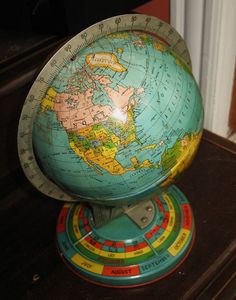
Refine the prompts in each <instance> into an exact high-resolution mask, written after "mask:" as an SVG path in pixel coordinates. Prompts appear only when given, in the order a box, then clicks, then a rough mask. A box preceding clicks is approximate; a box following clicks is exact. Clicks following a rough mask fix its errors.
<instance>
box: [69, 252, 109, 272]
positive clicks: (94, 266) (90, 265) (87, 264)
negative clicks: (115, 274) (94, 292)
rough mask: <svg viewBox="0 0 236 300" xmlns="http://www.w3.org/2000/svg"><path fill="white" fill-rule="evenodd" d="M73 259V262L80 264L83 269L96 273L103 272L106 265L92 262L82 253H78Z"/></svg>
mask: <svg viewBox="0 0 236 300" xmlns="http://www.w3.org/2000/svg"><path fill="white" fill-rule="evenodd" d="M71 260H72V261H73V263H75V264H76V265H77V266H80V267H81V268H83V269H86V270H88V271H90V272H93V273H96V274H102V272H103V268H104V266H103V265H101V264H98V263H95V262H92V261H90V260H88V259H86V258H84V257H83V256H81V255H80V254H78V253H76V254H75V255H74V256H73V257H72V258H71Z"/></svg>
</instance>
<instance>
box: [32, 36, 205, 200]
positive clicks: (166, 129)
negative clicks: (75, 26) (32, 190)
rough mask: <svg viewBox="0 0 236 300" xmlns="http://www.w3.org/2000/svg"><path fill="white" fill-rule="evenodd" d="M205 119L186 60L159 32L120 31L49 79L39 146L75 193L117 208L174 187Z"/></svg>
mask: <svg viewBox="0 0 236 300" xmlns="http://www.w3.org/2000/svg"><path fill="white" fill-rule="evenodd" d="M202 122H203V108H202V99H201V95H200V92H199V89H198V86H197V84H196V82H195V79H194V77H193V75H192V72H191V69H190V68H189V66H188V65H187V64H186V63H185V62H184V61H183V60H182V59H181V58H180V57H179V56H178V55H177V54H176V53H175V52H174V51H173V50H172V49H171V48H170V47H169V46H168V45H167V44H166V43H165V42H163V41H162V40H161V39H159V38H158V37H155V36H153V35H151V34H148V33H145V32H141V31H124V32H117V33H114V34H110V35H106V36H104V37H101V38H100V39H98V40H96V41H95V42H93V43H91V44H90V45H89V46H88V47H86V48H85V49H83V50H81V51H80V52H78V54H77V55H75V56H74V57H72V58H71V60H70V61H69V62H68V63H66V64H65V65H64V67H63V68H61V70H60V71H59V73H58V75H57V76H55V77H54V78H53V80H52V82H51V84H50V87H49V88H48V89H47V92H46V94H45V95H44V97H43V99H42V100H41V102H40V105H39V108H38V111H37V115H36V118H35V120H34V127H33V147H34V153H35V156H36V158H37V161H38V164H39V165H40V168H41V170H43V172H44V174H46V175H47V177H48V178H50V180H52V181H53V182H55V183H56V184H57V185H58V186H60V187H61V188H62V189H63V190H65V191H66V192H67V193H69V194H70V195H72V196H73V197H75V198H76V199H78V200H84V201H91V202H93V203H101V204H103V205H121V204H123V203H126V204H127V203H132V202H134V201H136V200H137V199H141V198H142V197H144V196H145V195H147V194H149V193H151V192H152V191H154V190H155V189H158V188H161V187H163V186H166V185H168V184H169V183H171V182H172V181H173V180H174V179H175V178H176V176H177V175H178V174H180V173H181V172H182V171H183V170H184V169H185V168H186V167H187V166H188V165H189V164H190V162H191V160H192V159H193V157H194V154H195V153H196V150H197V147H198V144H199V141H200V137H201V132H202Z"/></svg>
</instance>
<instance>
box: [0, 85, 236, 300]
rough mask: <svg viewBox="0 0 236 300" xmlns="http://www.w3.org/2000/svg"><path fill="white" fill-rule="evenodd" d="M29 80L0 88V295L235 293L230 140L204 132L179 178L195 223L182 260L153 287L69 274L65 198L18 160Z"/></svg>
mask: <svg viewBox="0 0 236 300" xmlns="http://www.w3.org/2000/svg"><path fill="white" fill-rule="evenodd" d="M29 86H30V83H26V84H20V85H19V86H18V87H17V88H16V89H12V90H10V91H9V90H8V91H4V93H3V94H2V95H1V94H0V96H1V104H2V105H1V110H0V114H1V115H0V128H1V136H0V143H1V147H0V158H1V161H0V171H1V174H0V176H1V189H0V199H1V200H0V220H1V227H0V241H1V244H0V266H1V268H0V299H40V300H41V299H45V300H46V299H58V300H60V299H63V300H65V299H80V300H84V299H86V300H92V299H96V300H100V299H103V300H114V299H116V300H119V299H122V300H124V299H137V300H138V299H145V300H148V299H167V300H171V299H196V298H197V299H213V298H214V296H215V299H234V297H235V298H236V292H235V288H234V286H236V281H235V279H236V276H235V274H236V258H235V257H236V217H235V216H236V146H235V144H233V143H230V142H228V141H226V140H224V139H222V138H220V137H217V136H215V135H214V134H212V133H209V132H207V131H205V132H204V136H203V139H202V142H201V145H200V149H199V151H198V154H197V156H196V159H195V160H194V162H193V164H192V165H191V166H190V168H189V169H188V170H187V171H186V172H185V173H184V174H183V176H182V177H181V178H180V180H179V182H178V183H177V186H178V187H179V188H180V189H181V190H182V191H183V192H184V194H185V195H186V196H187V197H188V199H189V201H190V203H191V205H192V208H193V212H194V217H195V223H196V231H197V234H196V241H195V244H194V246H193V249H192V251H191V253H190V255H189V257H188V258H187V260H186V261H185V262H184V263H183V264H182V265H181V266H180V267H179V268H178V269H177V270H176V271H175V272H174V273H172V274H171V275H169V276H168V277H166V278H165V279H162V280H161V281H158V282H156V283H153V284H151V285H147V286H144V287H139V288H133V289H111V288H104V287H100V286H96V285H93V284H90V283H88V282H85V281H83V280H82V279H80V278H79V277H77V276H76V275H75V274H73V273H72V272H71V271H70V270H69V269H68V268H67V267H66V266H65V265H64V263H63V262H62V261H61V259H60V257H59V254H58V252H57V247H56V222H57V217H58V214H59V211H60V209H61V207H62V205H63V203H61V202H58V201H56V200H53V199H49V198H47V197H46V196H44V195H42V194H40V193H39V192H38V191H36V190H35V189H34V188H33V187H32V186H31V184H30V183H29V182H28V181H27V179H26V178H25V176H24V174H23V171H22V170H21V168H20V166H19V161H18V156H17V150H16V132H17V125H18V120H19V114H20V111H21V107H22V103H23V101H24V98H25V96H26V94H27V92H28V90H29ZM222 297H223V298H222Z"/></svg>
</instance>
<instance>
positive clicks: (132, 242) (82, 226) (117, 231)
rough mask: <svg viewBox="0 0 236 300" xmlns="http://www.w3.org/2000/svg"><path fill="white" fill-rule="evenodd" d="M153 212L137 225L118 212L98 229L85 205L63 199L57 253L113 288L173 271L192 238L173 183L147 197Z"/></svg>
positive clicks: (187, 213)
mask: <svg viewBox="0 0 236 300" xmlns="http://www.w3.org/2000/svg"><path fill="white" fill-rule="evenodd" d="M150 199H151V200H152V201H153V203H154V207H155V217H154V219H153V221H152V223H151V224H149V225H148V226H147V227H146V228H145V229H140V228H139V227H138V226H137V225H136V224H135V223H134V222H133V221H132V220H131V219H130V218H129V217H128V216H127V215H122V216H120V217H118V218H116V219H114V220H112V221H111V222H109V224H106V225H104V226H102V227H100V228H99V229H97V228H94V226H93V218H92V214H91V211H90V209H89V208H88V207H87V206H86V205H84V204H65V205H64V207H63V208H62V210H61V213H60V215H59V218H58V224H57V239H58V246H59V251H60V253H61V256H62V257H63V258H64V260H65V261H66V263H67V264H68V265H69V266H70V267H71V268H72V270H73V271H75V272H76V273H77V274H78V275H80V276H82V277H83V278H85V279H87V280H89V281H92V282H94V283H96V284H100V285H105V286H111V287H133V286H138V285H144V284H148V283H151V282H153V281H156V280H159V279H161V278H163V277H165V276H166V275H168V274H169V273H170V272H172V271H174V270H175V269H176V268H177V267H178V266H179V265H180V264H181V263H182V262H183V260H184V258H185V257H186V256H187V254H188V253H189V251H190V249H191V246H192V243H193V238H194V232H195V230H194V221H193V216H192V211H191V207H190V205H189V203H188V201H187V199H186V198H185V196H184V195H183V194H182V193H181V192H180V191H179V190H178V189H177V188H176V187H175V186H171V187H169V188H168V189H167V190H166V191H165V192H162V193H156V194H155V195H152V197H151V198H150Z"/></svg>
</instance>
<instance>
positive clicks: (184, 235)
mask: <svg viewBox="0 0 236 300" xmlns="http://www.w3.org/2000/svg"><path fill="white" fill-rule="evenodd" d="M190 233H191V231H190V230H188V229H185V228H182V229H181V230H180V232H179V235H178V236H177V238H176V240H175V241H174V243H173V244H172V245H171V246H170V247H169V248H168V252H169V253H170V254H171V255H172V256H176V255H177V254H178V253H179V252H180V251H181V250H182V249H183V247H184V245H185V244H186V242H187V240H188V238H189V235H190Z"/></svg>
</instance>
